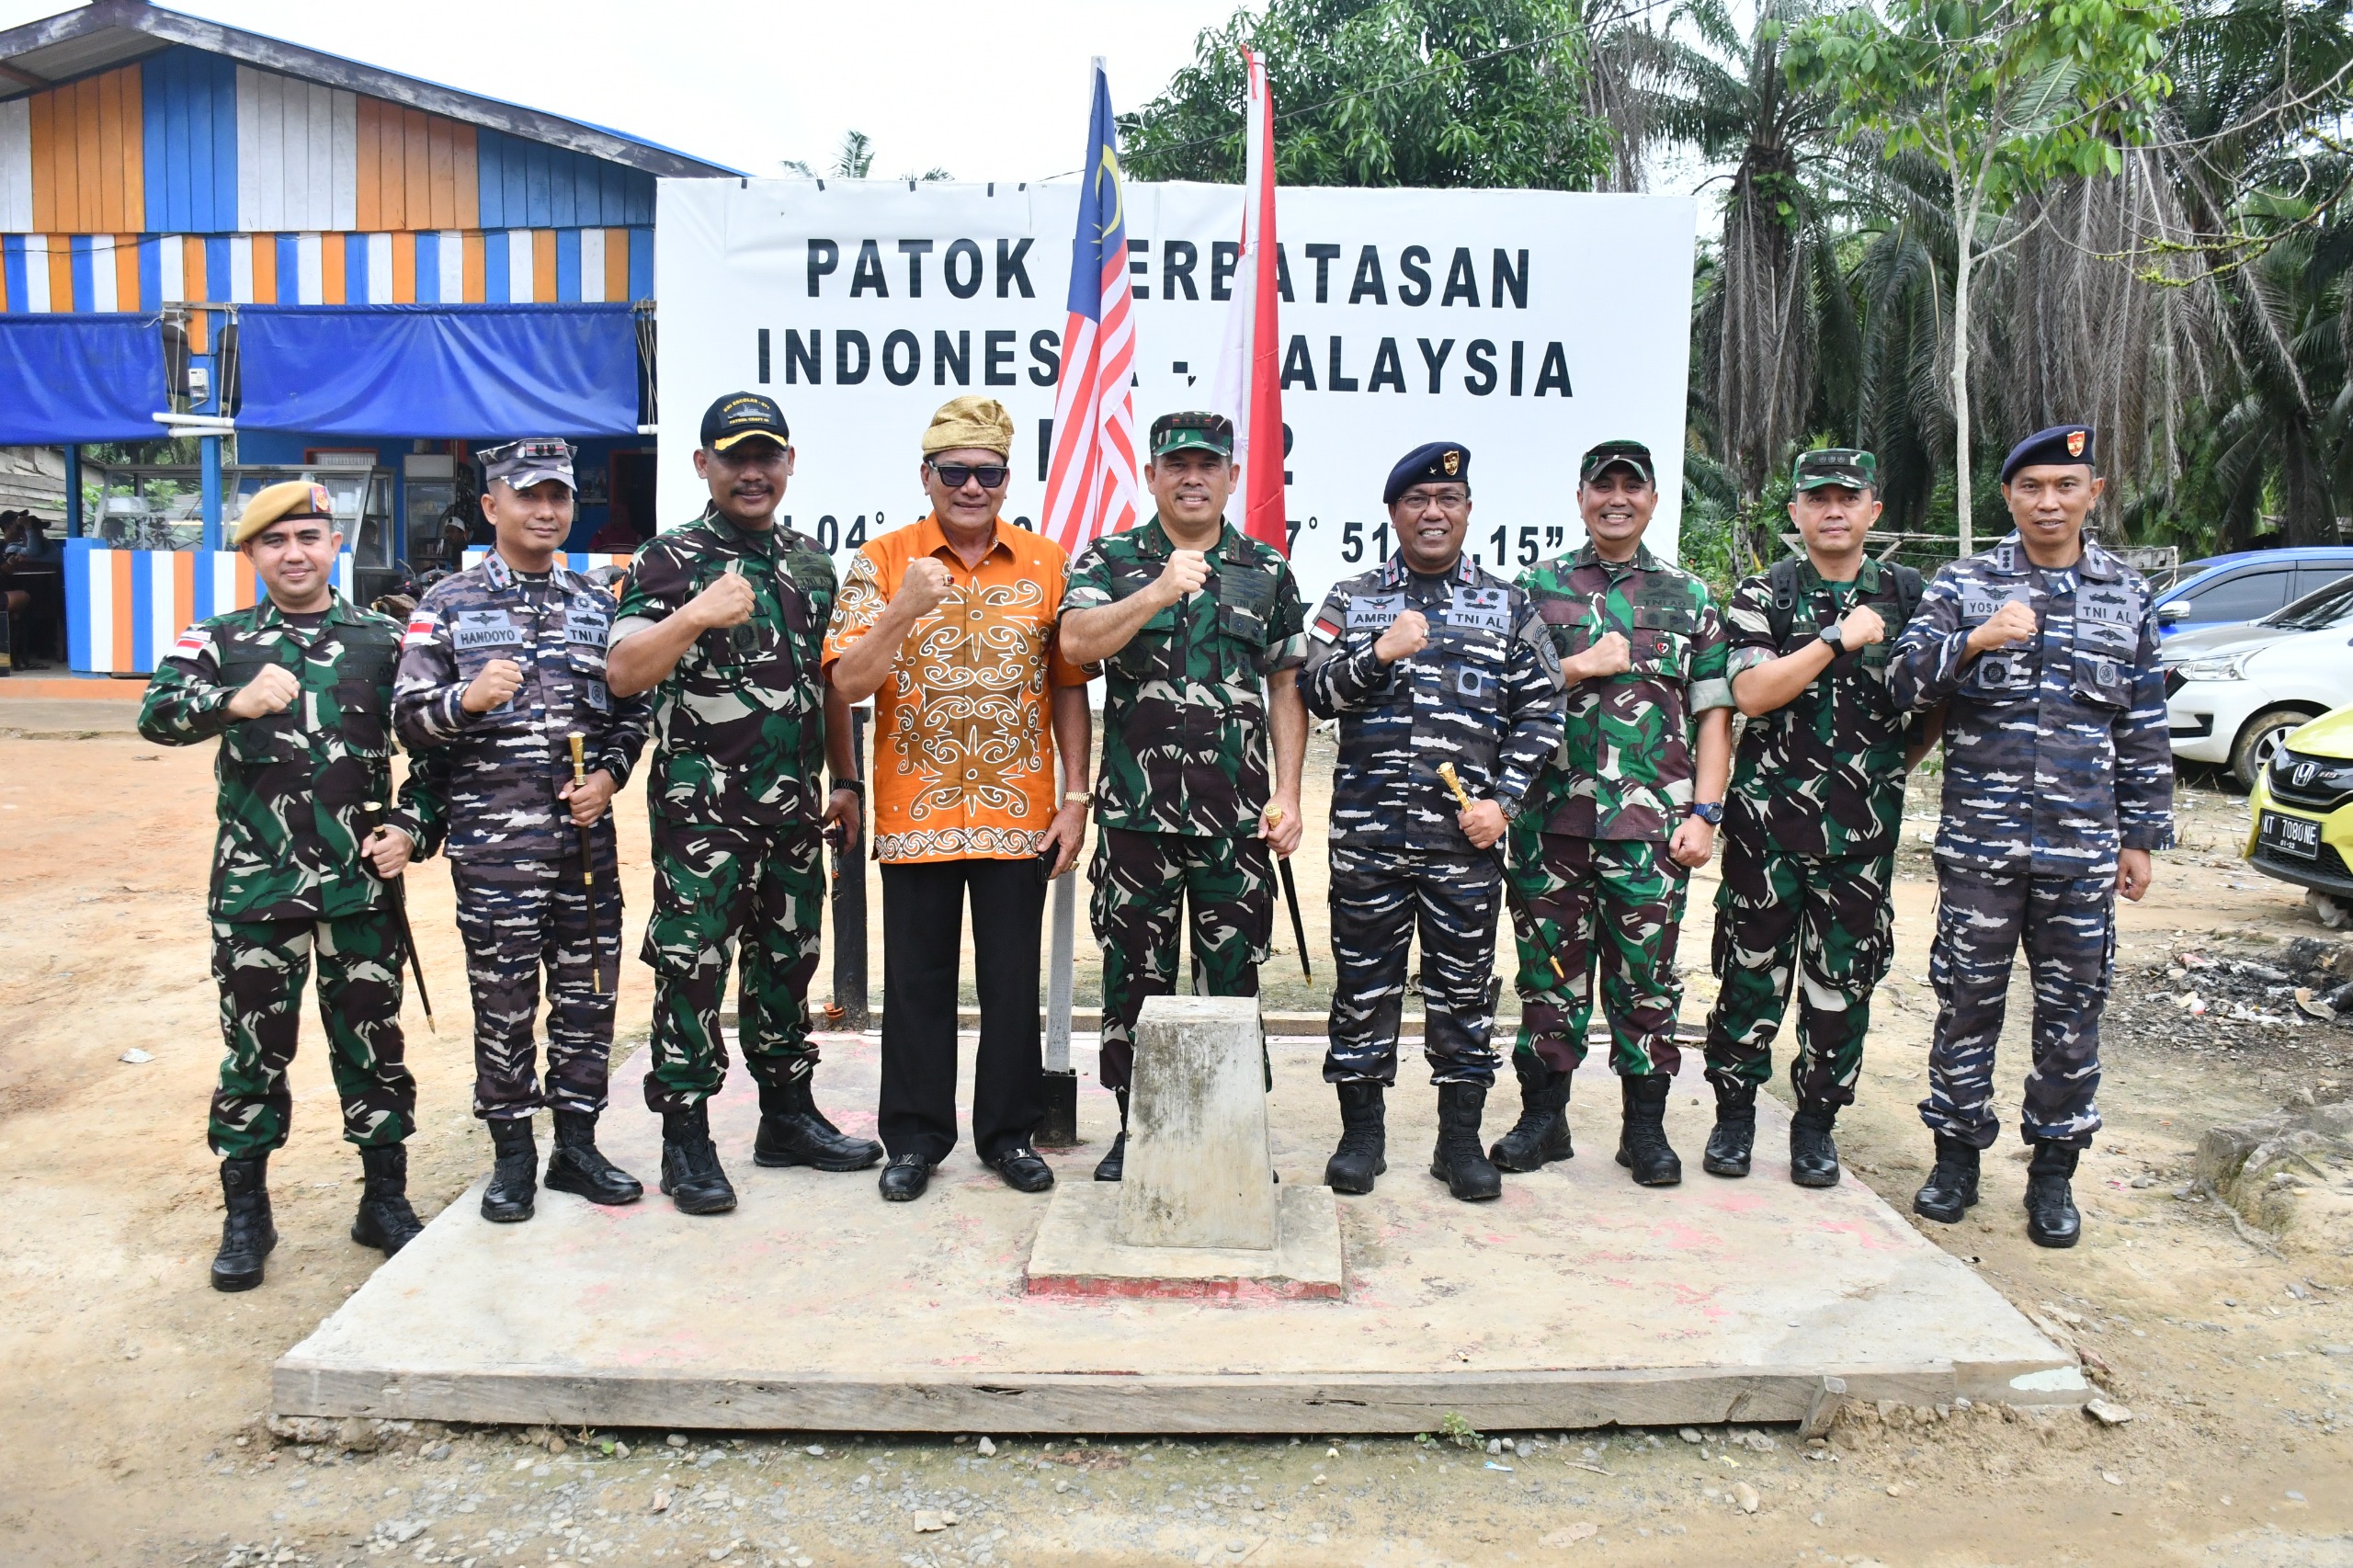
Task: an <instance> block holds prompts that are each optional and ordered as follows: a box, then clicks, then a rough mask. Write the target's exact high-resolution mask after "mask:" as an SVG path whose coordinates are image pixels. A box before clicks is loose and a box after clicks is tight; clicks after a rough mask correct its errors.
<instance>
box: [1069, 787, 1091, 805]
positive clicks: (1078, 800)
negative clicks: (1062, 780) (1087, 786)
mask: <svg viewBox="0 0 2353 1568" xmlns="http://www.w3.org/2000/svg"><path fill="white" fill-rule="evenodd" d="M1094 803H1095V791H1093V790H1063V805H1065V806H1091V805H1093V804H1094Z"/></svg>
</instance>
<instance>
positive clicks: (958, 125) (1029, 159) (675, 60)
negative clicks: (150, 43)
mask: <svg viewBox="0 0 2353 1568" xmlns="http://www.w3.org/2000/svg"><path fill="white" fill-rule="evenodd" d="M1235 5H1236V0H1017V4H1011V5H998V6H975V5H972V4H958V5H949V4H945V3H943V0H827V3H824V4H810V3H808V0H659V3H648V0H626V3H624V0H566V3H564V4H554V3H551V0H366V3H361V0H183V3H178V4H174V5H172V6H170V8H171V9H174V10H178V11H184V12H187V13H189V14H191V15H195V16H200V17H209V18H210V19H212V20H214V21H219V22H224V23H226V24H228V25H229V26H232V27H236V28H245V29H247V30H248V31H252V32H257V33H265V34H267V35H269V36H271V37H273V38H280V39H284V40H288V41H290V42H293V43H300V44H303V45H307V46H308V47H310V48H313V49H322V50H326V51H330V52H333V53H335V54H341V55H347V56H348V57H350V58H351V59H354V60H359V61H364V62H367V63H369V64H371V65H381V66H385V67H388V68H390V69H392V70H394V71H399V72H402V73H404V74H408V75H412V76H422V77H424V78H426V80H428V81H435V82H441V83H445V84H447V85H450V86H454V87H461V88H464V89H465V90H467V91H469V92H475V93H481V94H483V95H485V96H487V97H498V98H505V99H506V100H508V101H509V102H513V103H519V104H527V105H529V106H530V107H532V108H543V109H548V110H551V111H552V112H555V113H558V114H562V115H565V116H568V117H570V118H573V119H585V120H589V121H593V122H595V123H597V124H599V125H605V126H609V127H611V128H613V129H614V130H617V131H627V132H628V133H630V134H631V135H632V136H639V137H642V138H644V139H645V140H647V141H652V142H662V143H664V144H665V145H667V146H671V147H676V148H677V149H679V150H680V151H682V152H687V153H695V154H696V155H698V156H699V157H705V158H709V159H711V160H712V161H714V162H716V163H721V164H724V165H727V166H729V167H730V168H736V169H742V170H744V171H745V173H748V174H762V175H773V174H776V173H778V172H779V162H780V161H781V160H783V159H787V158H798V159H801V160H804V161H806V162H807V163H808V164H809V165H811V166H812V167H813V168H816V169H818V170H820V171H821V172H822V171H823V170H824V169H825V168H827V167H828V166H830V165H831V163H832V160H833V155H834V151H835V147H836V146H837V145H838V144H839V142H840V141H841V136H842V132H843V131H845V130H853V129H854V130H858V131H865V132H866V133H867V135H869V136H870V137H871V138H872V139H873V141H874V146H875V160H874V173H875V174H876V175H878V176H896V175H902V174H910V173H920V172H922V171H924V170H926V169H929V168H934V167H938V168H945V169H947V170H948V171H949V173H950V174H953V175H954V176H957V177H958V178H960V179H975V180H981V179H995V180H1024V179H1040V178H1043V177H1045V176H1049V175H1056V174H1061V173H1063V172H1065V171H1067V170H1072V169H1075V168H1076V167H1077V166H1078V165H1079V163H1080V161H1081V159H1082V157H1083V156H1084V154H1085V151H1086V62H1087V59H1088V57H1089V56H1091V55H1097V54H1100V55H1103V56H1104V57H1105V58H1106V61H1107V63H1108V69H1109V71H1110V77H1111V102H1112V105H1113V107H1115V108H1118V109H1119V110H1120V111H1121V112H1122V113H1124V112H1126V111H1128V110H1130V109H1132V108H1138V107H1140V106H1141V105H1142V104H1143V103H1144V102H1145V101H1146V100H1148V99H1150V98H1152V97H1154V96H1155V95H1157V94H1158V93H1159V91H1160V89H1161V88H1162V86H1163V85H1165V84H1166V82H1167V80H1168V78H1169V75H1170V74H1172V73H1173V72H1175V71H1176V68H1177V67H1178V66H1180V65H1182V64H1184V63H1185V62H1187V61H1188V60H1189V59H1191V57H1192V52H1193V40H1194V37H1195V35H1197V34H1198V33H1199V31H1200V30H1201V29H1202V28H1205V27H1210V26H1213V25H1217V24H1220V23H1222V22H1223V21H1224V20H1225V19H1226V17H1229V16H1231V15H1232V14H1233V10H1234V9H1235ZM68 8H69V7H67V6H62V5H60V4H58V3H57V0H0V26H5V27H15V26H17V25H18V24H20V23H23V22H28V21H33V20H36V19H38V18H40V17H47V16H51V15H53V14H55V13H56V12H58V11H61V10H64V9H68Z"/></svg>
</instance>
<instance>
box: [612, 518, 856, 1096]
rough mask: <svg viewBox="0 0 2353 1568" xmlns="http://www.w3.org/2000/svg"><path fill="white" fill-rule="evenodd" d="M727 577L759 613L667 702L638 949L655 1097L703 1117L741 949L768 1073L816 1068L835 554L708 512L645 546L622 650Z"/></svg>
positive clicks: (703, 648) (676, 686)
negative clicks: (648, 980) (827, 652)
mask: <svg viewBox="0 0 2353 1568" xmlns="http://www.w3.org/2000/svg"><path fill="white" fill-rule="evenodd" d="M726 573H733V574H736V575H738V576H740V577H742V578H743V580H744V581H745V583H746V584H747V585H750V587H751V589H752V595H753V600H754V607H755V608H754V609H753V613H752V619H750V620H748V621H746V622H745V623H744V624H743V625H741V626H733V627H722V628H718V629H715V630H712V631H706V632H704V633H703V634H702V635H701V636H700V637H698V638H697V639H696V640H695V641H694V642H693V643H692V644H691V645H690V646H689V647H688V649H687V651H686V653H683V654H682V655H680V657H679V659H678V662H677V664H676V666H674V667H673V668H672V670H671V671H670V673H669V675H667V676H665V677H664V678H663V680H662V682H661V684H660V685H659V686H657V687H655V688H654V758H653V762H652V765H651V767H652V771H651V776H650V778H649V780H648V782H647V785H646V790H645V802H646V814H647V816H648V817H649V818H650V819H651V821H652V824H653V838H654V911H653V914H652V915H651V917H650V918H648V920H647V921H646V926H645V942H644V946H643V948H642V951H641V954H640V956H641V957H642V959H643V960H644V961H645V962H646V963H647V964H648V965H650V966H651V967H652V968H653V970H654V1038H653V1047H654V1049H653V1065H652V1066H651V1067H650V1068H649V1069H648V1070H647V1073H646V1075H645V1103H646V1106H647V1108H649V1109H651V1110H654V1111H655V1112H657V1113H659V1112H663V1111H673V1110H676V1111H684V1110H689V1109H691V1108H694V1107H695V1106H697V1105H699V1104H700V1103H701V1102H702V1101H703V1100H705V1099H708V1098H709V1097H710V1096H712V1095H715V1094H717V1093H718V1092H719V1089H720V1085H722V1083H723V1082H724V1081H725V1078H726V1074H727V1048H726V1046H725V1045H724V1043H722V1040H721V1038H720V1026H719V1005H720V1002H721V1000H722V998H723V997H724V996H725V994H726V991H727V971H728V960H729V949H730V948H731V947H732V948H733V949H736V955H737V957H738V959H739V961H740V963H741V966H742V968H741V974H740V979H739V982H738V985H737V990H736V1018H737V1028H736V1038H737V1040H738V1041H739V1042H740V1043H741V1045H742V1046H743V1049H744V1064H745V1068H746V1069H747V1070H748V1071H749V1072H750V1073H751V1074H752V1077H753V1079H754V1080H755V1081H756V1082H757V1083H758V1084H759V1085H761V1087H762V1088H764V1089H767V1090H770V1091H775V1090H782V1089H785V1088H787V1087H788V1086H790V1085H791V1084H793V1083H795V1082H797V1081H803V1080H806V1079H807V1078H808V1076H809V1075H810V1074H811V1073H812V1072H813V1071H814V1070H815V1068H816V1065H817V1048H816V1047H815V1046H814V1045H813V1044H812V1043H811V1041H810V1040H809V1013H808V996H809V982H810V979H811V977H812V976H813V975H814V974H815V973H816V971H817V954H818V950H819V945H820V934H821V932H822V930H823V922H824V903H825V873H824V860H823V854H822V852H823V849H824V841H823V839H822V838H821V837H820V836H819V835H820V824H821V822H822V820H823V815H824V809H825V781H824V773H825V715H824V682H823V681H822V680H821V679H820V678H819V675H818V670H819V657H820V653H821V651H822V648H823V643H824V634H825V622H826V619H827V618H828V617H830V616H831V615H832V613H833V607H834V594H835V574H834V563H833V561H832V559H831V558H830V557H829V556H827V555H826V554H825V552H824V551H823V550H821V549H819V548H818V545H817V541H816V540H813V539H811V538H809V537H808V536H807V535H806V534H801V533H796V532H794V531H793V530H792V529H790V528H786V527H784V526H783V522H782V519H780V518H779V520H778V522H777V523H776V525H775V526H774V527H772V528H767V529H763V530H758V531H752V530H747V529H744V528H737V527H736V526H735V525H734V524H733V523H732V522H730V521H729V520H728V519H727V518H725V517H722V516H721V515H719V514H718V513H717V512H710V513H706V514H705V515H704V516H703V517H700V518H698V519H697V520H696V521H694V522H693V523H690V524H688V526H687V527H685V528H676V529H673V530H672V531H670V532H668V533H665V534H663V535H661V536H660V537H658V538H656V539H654V540H650V541H649V542H648V543H647V544H646V545H645V546H644V548H643V549H642V550H640V551H638V553H637V561H636V563H635V565H634V566H633V567H632V568H631V572H630V576H629V584H628V586H627V587H626V588H625V589H624V590H623V592H622V595H621V601H620V608H619V609H618V610H617V611H616V613H615V619H614V621H613V627H612V633H611V641H612V642H613V643H618V642H620V641H621V640H622V639H623V638H625V637H627V636H629V635H630V634H631V632H633V631H639V630H641V629H642V628H644V627H648V626H651V625H653V624H654V623H655V622H657V621H661V620H664V619H668V618H669V617H670V616H671V615H674V614H676V612H677V611H678V610H680V609H683V608H686V606H687V604H688V601H689V600H691V599H693V598H694V597H695V596H696V595H697V594H699V593H700V592H702V590H703V589H705V588H707V587H709V586H710V585H711V584H712V583H713V582H714V581H716V580H717V579H718V578H719V576H720V575H721V574H726Z"/></svg>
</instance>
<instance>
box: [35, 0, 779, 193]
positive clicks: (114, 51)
mask: <svg viewBox="0 0 2353 1568" xmlns="http://www.w3.org/2000/svg"><path fill="white" fill-rule="evenodd" d="M174 44H185V45H188V47H190V48H192V49H197V50H201V51H204V52H206V53H208V54H213V55H219V56H223V57H225V58H226V59H227V60H230V61H233V62H239V63H242V64H244V65H249V66H252V67H255V68H256V69H258V70H262V71H272V72H276V73H278V74H280V75H285V76H291V77H296V78H299V79H301V80H302V81H305V82H313V83H316V84H319V85H323V86H325V87H328V88H333V89H341V90H343V91H346V92H351V93H358V94H364V95H366V96H369V97H378V98H384V99H388V100H390V101H391V102H392V103H396V104H400V105H403V106H405V107H407V108H417V109H423V110H426V111H428V112H430V113H433V114H438V115H446V116H448V117H449V118H450V119H458V120H463V121H465V122H467V123H468V124H471V125H474V126H478V127H481V128H483V129H485V130H489V131H499V132H503V133H504V134H506V135H508V136H512V137H519V138H521V139H523V140H525V141H528V142H540V143H543V144H545V145H547V146H549V147H554V148H561V149H563V150H565V151H568V152H572V153H583V154H585V155H586V156H588V157H591V158H601V159H604V160H607V161H608V162H611V163H616V164H621V165H627V166H628V167H630V168H631V169H636V170H639V171H642V173H644V174H647V175H654V176H674V177H682V178H698V177H712V176H726V175H734V174H738V173H739V172H740V171H738V170H735V169H731V168H728V167H726V166H724V165H720V164H713V163H710V162H707V161H705V160H703V159H700V158H696V157H691V156H689V155H688V154H687V153H680V152H677V151H676V150H675V149H672V148H668V147H664V146H662V145H660V144H659V143H657V142H647V141H645V140H643V139H642V138H640V137H634V136H628V135H625V134H623V133H622V132H620V131H612V130H608V129H607V128H605V127H603V126H597V125H590V124H588V123H586V122H585V121H583V120H576V119H565V118H563V116H561V115H553V114H548V113H545V112H543V111H541V110H539V109H533V108H525V107H523V106H522V105H519V104H510V103H506V102H505V101H503V100H501V99H497V98H488V97H482V96H481V95H479V94H475V93H468V92H463V91H460V89H458V88H455V87H448V86H443V85H440V84H438V83H435V82H427V81H424V80H422V79H420V78H418V77H415V76H404V75H402V74H399V73H397V72H392V71H386V70H382V69H381V68H379V67H377V66H373V65H365V64H362V63H360V62H358V61H353V60H347V59H345V58H344V57H343V56H341V55H337V54H327V53H324V52H323V51H318V50H313V49H305V48H303V47H302V46H301V45H299V44H292V43H288V42H286V41H284V40H279V39H273V38H267V37H265V36H263V35H262V34H260V33H249V32H245V31H243V30H242V29H239V28H229V27H223V26H222V25H221V24H219V23H217V22H209V21H206V20H204V19H202V18H201V17H189V16H185V15H182V14H181V13H179V12H177V11H167V10H165V9H164V8H163V7H161V6H151V5H147V4H145V0H94V3H93V4H91V5H89V6H84V7H82V8H81V9H79V10H74V11H67V12H63V13H62V14H60V15H58V16H54V17H45V18H43V19H42V20H40V21H37V22H28V23H26V24H25V25H24V26H22V27H19V28H7V29H6V30H0V102H5V101H6V100H7V99H10V98H14V97H21V96H23V95H25V94H27V93H32V92H37V91H39V90H40V89H42V88H44V87H51V86H56V85H61V84H63V83H66V82H70V81H74V80H76V79H78V78H80V77H84V76H87V75H91V74H95V73H98V72H103V71H107V70H110V69H113V68H115V67H118V66H120V65H125V64H128V63H130V62H133V61H138V60H142V59H144V58H145V57H147V56H149V55H152V54H155V53H158V52H160V51H164V50H165V49H168V48H170V47H171V46H172V45H174Z"/></svg>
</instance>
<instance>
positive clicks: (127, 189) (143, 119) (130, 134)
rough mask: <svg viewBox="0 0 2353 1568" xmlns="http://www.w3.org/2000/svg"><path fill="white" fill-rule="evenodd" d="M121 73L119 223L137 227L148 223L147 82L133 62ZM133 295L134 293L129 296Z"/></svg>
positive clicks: (127, 228)
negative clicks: (120, 192)
mask: <svg viewBox="0 0 2353 1568" xmlns="http://www.w3.org/2000/svg"><path fill="white" fill-rule="evenodd" d="M120 74H121V76H122V206H121V209H120V212H119V216H118V218H117V219H116V222H117V224H118V226H119V227H120V228H122V229H126V230H131V231H137V230H141V229H143V228H145V227H146V226H147V85H146V76H145V74H144V73H143V72H142V71H141V69H140V68H139V67H138V66H136V65H128V66H125V67H124V68H123V70H122V71H121V73H120ZM131 297H134V298H135V297H136V296H131Z"/></svg>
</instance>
